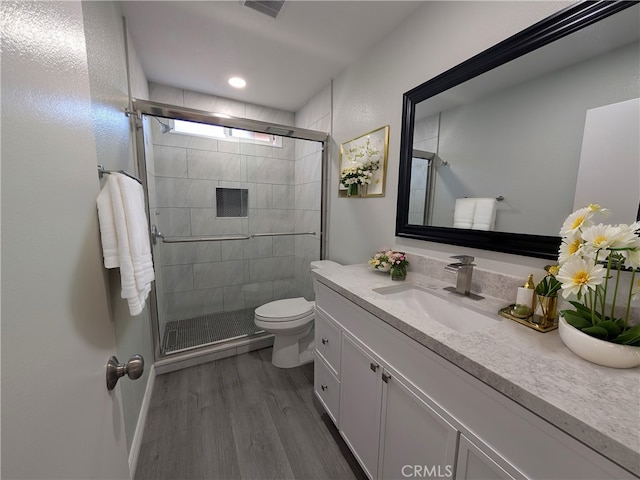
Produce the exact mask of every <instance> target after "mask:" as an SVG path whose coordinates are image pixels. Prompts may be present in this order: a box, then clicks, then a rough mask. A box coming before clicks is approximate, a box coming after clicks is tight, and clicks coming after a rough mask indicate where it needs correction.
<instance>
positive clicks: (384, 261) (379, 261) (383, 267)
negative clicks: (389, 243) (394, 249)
mask: <svg viewBox="0 0 640 480" xmlns="http://www.w3.org/2000/svg"><path fill="white" fill-rule="evenodd" d="M387 252H390V250H387V249H382V250H378V251H377V252H376V253H375V255H374V256H373V257H371V260H369V266H370V267H371V268H373V269H374V270H378V271H380V272H388V271H389V270H391V262H390V260H389V256H388V255H387Z"/></svg>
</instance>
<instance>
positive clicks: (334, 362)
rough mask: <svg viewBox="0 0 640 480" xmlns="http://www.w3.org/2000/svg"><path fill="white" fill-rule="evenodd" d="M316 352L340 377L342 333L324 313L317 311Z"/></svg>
mask: <svg viewBox="0 0 640 480" xmlns="http://www.w3.org/2000/svg"><path fill="white" fill-rule="evenodd" d="M315 328H316V350H317V351H318V353H319V354H320V355H322V357H323V358H324V360H325V361H326V362H327V364H328V365H329V367H331V369H332V370H333V374H334V375H335V376H336V377H338V378H339V377H340V374H339V373H338V372H340V345H341V343H342V342H341V335H342V333H341V331H340V329H339V328H338V326H337V325H335V324H334V323H333V322H332V321H331V320H329V319H328V318H327V317H326V316H325V315H324V314H323V313H322V312H319V311H318V310H316V321H315Z"/></svg>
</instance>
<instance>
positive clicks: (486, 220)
mask: <svg viewBox="0 0 640 480" xmlns="http://www.w3.org/2000/svg"><path fill="white" fill-rule="evenodd" d="M475 200H476V210H475V213H474V214H473V226H472V227H471V228H472V229H473V230H493V229H494V228H495V226H496V209H497V207H498V202H497V200H496V199H495V198H476V199H475Z"/></svg>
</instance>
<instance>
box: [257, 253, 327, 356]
mask: <svg viewBox="0 0 640 480" xmlns="http://www.w3.org/2000/svg"><path fill="white" fill-rule="evenodd" d="M339 266H340V264H338V263H335V262H332V261H331V260H317V261H314V262H311V269H312V270H314V269H317V268H328V267H339ZM314 318H315V302H310V301H308V300H306V299H305V298H304V297H297V298H285V299H284V300H275V301H273V302H269V303H266V304H264V305H262V306H260V307H258V308H256V311H255V318H254V322H255V324H256V326H257V327H258V328H261V329H262V330H264V331H265V332H267V333H273V335H274V340H273V356H272V358H271V363H273V365H274V366H275V367H278V368H293V367H299V366H300V365H304V364H305V363H309V362H313V350H314V348H315V343H314V340H313V336H314V329H313V320H314Z"/></svg>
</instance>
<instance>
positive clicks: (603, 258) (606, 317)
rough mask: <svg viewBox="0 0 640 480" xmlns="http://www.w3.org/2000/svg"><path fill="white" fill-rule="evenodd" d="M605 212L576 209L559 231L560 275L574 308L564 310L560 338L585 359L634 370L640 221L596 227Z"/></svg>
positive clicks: (639, 326)
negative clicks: (599, 217)
mask: <svg viewBox="0 0 640 480" xmlns="http://www.w3.org/2000/svg"><path fill="white" fill-rule="evenodd" d="M606 212H607V210H606V209H603V208H601V207H600V206H599V205H589V206H588V207H584V208H581V209H579V210H576V211H575V212H573V213H572V214H571V215H569V217H567V219H566V220H565V222H564V225H563V226H562V230H561V231H560V235H561V236H562V243H561V246H560V253H559V256H558V261H559V264H560V270H559V272H558V274H557V276H556V278H557V279H558V281H559V282H560V283H561V285H562V287H561V288H562V296H563V297H564V298H566V299H571V300H570V301H569V303H570V304H571V305H572V306H573V308H574V309H568V310H562V311H561V312H560V316H561V318H560V323H559V329H560V337H561V338H562V341H563V342H564V343H565V345H566V346H567V347H568V348H569V349H570V350H572V351H573V352H574V353H576V354H577V355H579V356H581V357H582V358H584V359H586V360H589V361H591V362H593V363H597V364H599V365H604V366H608V367H616V368H630V367H635V366H638V365H640V323H638V318H637V314H633V316H632V311H634V309H635V311H637V310H638V308H639V305H638V300H640V275H638V273H640V235H639V233H640V222H635V223H633V224H631V225H626V224H620V225H603V224H597V225H596V224H595V223H594V222H593V217H594V216H595V215H596V214H602V213H606ZM625 270H627V271H625ZM627 276H628V278H624V277H627ZM634 323H635V324H634Z"/></svg>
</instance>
